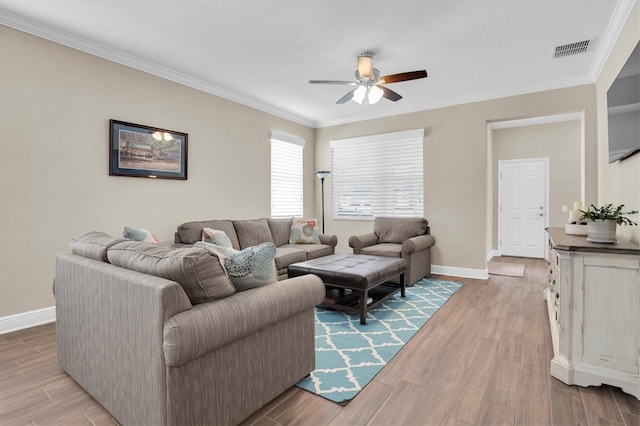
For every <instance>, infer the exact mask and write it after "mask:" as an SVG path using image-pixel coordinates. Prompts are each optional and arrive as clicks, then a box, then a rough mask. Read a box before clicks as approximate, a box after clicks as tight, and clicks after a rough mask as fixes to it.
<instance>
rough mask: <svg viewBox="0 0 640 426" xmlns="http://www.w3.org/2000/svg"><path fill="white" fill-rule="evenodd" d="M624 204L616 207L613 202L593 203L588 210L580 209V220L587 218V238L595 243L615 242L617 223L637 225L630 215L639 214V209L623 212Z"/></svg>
mask: <svg viewBox="0 0 640 426" xmlns="http://www.w3.org/2000/svg"><path fill="white" fill-rule="evenodd" d="M622 209H624V204H620V205H619V206H618V207H616V208H614V207H613V205H612V204H607V205H604V206H602V207H596V206H595V205H593V204H591V205H590V206H589V209H588V210H587V211H584V210H580V212H581V213H582V216H581V217H580V220H583V219H587V220H588V222H587V240H589V241H592V242H595V243H615V242H616V228H617V225H637V223H636V222H634V221H632V220H631V219H629V218H628V217H626V216H628V215H632V214H637V213H638V210H630V211H628V212H623V211H622Z"/></svg>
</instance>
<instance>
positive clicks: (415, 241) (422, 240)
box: [402, 235, 436, 254]
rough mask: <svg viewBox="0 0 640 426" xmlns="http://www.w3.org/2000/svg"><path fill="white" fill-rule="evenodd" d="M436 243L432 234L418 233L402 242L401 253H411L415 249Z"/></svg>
mask: <svg viewBox="0 0 640 426" xmlns="http://www.w3.org/2000/svg"><path fill="white" fill-rule="evenodd" d="M435 243H436V239H435V238H434V237H433V236H432V235H419V236H417V237H413V238H409V239H408V240H405V241H404V242H403V243H402V253H404V254H411V253H414V252H417V251H421V250H426V249H428V248H429V247H432V246H433V245H434V244H435Z"/></svg>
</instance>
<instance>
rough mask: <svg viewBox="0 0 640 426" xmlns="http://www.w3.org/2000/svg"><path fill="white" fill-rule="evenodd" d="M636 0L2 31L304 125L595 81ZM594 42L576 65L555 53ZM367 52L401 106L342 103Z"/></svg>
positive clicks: (429, 5)
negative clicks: (397, 79) (408, 75)
mask: <svg viewBox="0 0 640 426" xmlns="http://www.w3.org/2000/svg"><path fill="white" fill-rule="evenodd" d="M635 1H636V0H619V1H616V0H554V1H551V0H548V1H545V0H520V1H515V0H485V1H478V0H457V1H444V0H440V1H432V0H423V1H417V0H414V1H407V0H385V1H383V0H349V1H347V0H344V1H335V0H333V1H332V0H315V1H304V0H271V1H266V0H263V1H257V0H253V1H249V0H217V1H213V0H210V1H203V0H189V1H177V0H174V1H168V0H161V1H152V0H114V1H109V0H84V1H78V0H40V1H37V0H29V1H27V0H0V23H1V24H4V25H7V26H10V27H13V28H17V29H20V30H23V31H26V32H29V33H31V34H35V35H38V36H41V37H44V38H47V39H49V40H53V41H56V42H58V43H62V44H65V45H67V46H71V47H74V48H77V49H80V50H83V51H86V52H89V53H92V54H94V55H98V56H101V57H104V58H107V59H110V60H113V61H116V62H119V63H122V64H125V65H128V66H131V67H134V68H137V69H140V70H143V71H146V72H149V73H152V74H155V75H158V76H161V77H164V78H167V79H169V80H173V81H176V82H179V83H182V84H185V85H188V86H191V87H194V88H197V89H200V90H203V91H206V92H208V93H212V94H215V95H219V96H222V97H224V98H227V99H231V100H233V101H236V102H240V103H242V104H245V105H249V106H251V107H254V108H257V109H260V110H263V111H267V112H270V113H273V114H276V115H278V116H281V117H284V118H287V119H290V120H293V121H296V122H299V123H302V124H305V125H308V126H312V127H324V126H329V125H334V124H340V123H347V122H354V121H360V120H365V119H370V118H379V117H384V116H392V115H397V114H404V113H408V112H413V111H420V110H424V109H429V108H435V107H441V106H447V105H455V104H460V103H466V102H472V101H477V100H484V99H491V98H497V97H502V96H509V95H516V94H523V93H530V92H535V91H540V90H547V89H555V88H560V87H568V86H575V85H580V84H586V83H592V82H594V81H595V79H596V78H597V77H598V75H599V73H600V71H601V69H602V67H603V65H604V62H605V61H606V59H607V58H608V56H609V54H610V52H611V49H612V47H613V45H614V43H615V40H616V39H617V37H618V35H619V32H620V29H621V28H622V26H623V25H624V22H625V21H626V19H627V17H628V15H629V13H630V11H631V9H632V7H633V4H634V2H635ZM582 40H591V44H590V46H589V49H588V50H587V52H586V53H584V54H579V55H574V56H569V57H565V58H561V59H553V57H552V56H553V50H554V48H555V46H558V45H563V44H567V43H572V42H577V41H582ZM366 50H370V51H373V52H375V53H376V56H375V58H374V65H375V67H376V68H378V69H379V70H380V74H381V75H386V74H395V73H400V72H406V71H415V70H420V69H426V70H427V72H428V73H429V77H428V78H426V79H422V80H415V81H408V82H401V83H394V84H391V85H389V88H390V89H393V90H394V91H396V92H398V93H400V94H401V95H402V96H403V97H404V98H403V99H401V100H400V101H398V102H395V103H394V102H391V101H388V100H386V99H382V100H381V101H380V102H379V103H377V104H375V105H370V106H361V105H358V104H356V103H355V102H347V103H346V104H344V105H336V103H335V102H336V101H337V100H338V99H339V98H340V97H342V96H343V95H344V94H345V93H347V92H348V91H349V90H350V89H351V87H350V86H340V85H331V86H329V85H311V84H309V83H308V81H309V80H313V79H318V80H353V79H354V70H355V69H356V57H357V55H358V54H359V53H361V52H363V51H366Z"/></svg>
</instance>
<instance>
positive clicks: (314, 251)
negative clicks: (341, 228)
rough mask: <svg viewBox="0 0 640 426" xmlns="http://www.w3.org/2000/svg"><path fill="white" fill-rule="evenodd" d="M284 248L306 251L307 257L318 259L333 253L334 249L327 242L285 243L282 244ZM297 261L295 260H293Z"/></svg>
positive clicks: (307, 258) (308, 258)
mask: <svg viewBox="0 0 640 426" xmlns="http://www.w3.org/2000/svg"><path fill="white" fill-rule="evenodd" d="M282 248H283V249H285V248H289V249H294V250H296V251H303V252H304V253H305V256H306V259H305V260H311V259H316V258H318V257H322V256H329V255H332V254H333V250H332V248H331V246H328V245H326V244H285V245H284V246H282ZM296 262H304V260H301V261H296ZM292 263H295V262H292Z"/></svg>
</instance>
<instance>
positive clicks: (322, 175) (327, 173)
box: [315, 170, 331, 234]
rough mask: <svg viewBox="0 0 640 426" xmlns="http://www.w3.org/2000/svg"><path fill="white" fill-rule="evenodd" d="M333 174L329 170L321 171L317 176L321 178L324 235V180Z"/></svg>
mask: <svg viewBox="0 0 640 426" xmlns="http://www.w3.org/2000/svg"><path fill="white" fill-rule="evenodd" d="M330 173H331V172H330V171H328V170H319V171H317V172H315V175H316V176H318V177H319V178H320V186H321V187H322V233H323V234H324V178H326V177H327V176H329V174H330Z"/></svg>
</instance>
